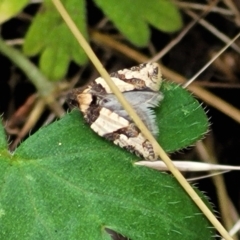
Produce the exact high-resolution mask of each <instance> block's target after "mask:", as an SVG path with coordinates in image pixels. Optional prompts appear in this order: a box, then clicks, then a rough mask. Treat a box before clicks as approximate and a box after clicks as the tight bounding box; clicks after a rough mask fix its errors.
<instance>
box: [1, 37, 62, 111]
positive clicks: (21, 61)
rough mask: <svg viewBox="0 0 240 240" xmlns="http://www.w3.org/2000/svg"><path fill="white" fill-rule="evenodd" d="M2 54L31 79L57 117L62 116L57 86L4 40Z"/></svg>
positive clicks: (2, 41)
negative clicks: (57, 100) (58, 102)
mask: <svg viewBox="0 0 240 240" xmlns="http://www.w3.org/2000/svg"><path fill="white" fill-rule="evenodd" d="M0 52H1V53H2V54H3V55H5V56H6V57H8V58H9V59H11V61H12V62H13V63H15V64H16V65H17V66H18V67H19V68H20V69H21V70H22V71H23V72H24V73H25V74H26V76H27V77H28V78H29V80H30V81H31V82H32V83H33V85H34V86H35V87H36V89H37V91H38V93H39V95H40V96H41V97H42V98H43V100H44V102H45V103H46V104H48V105H49V107H50V108H51V109H52V110H53V111H54V113H55V114H56V115H57V116H62V115H63V114H64V111H63V110H62V109H61V107H59V106H58V104H57V103H56V100H55V97H54V94H53V93H54V92H56V87H57V85H56V84H54V83H51V82H49V81H48V79H47V78H46V77H45V76H44V75H43V74H42V73H41V72H40V71H39V69H38V68H37V67H36V66H35V65H34V64H33V63H31V62H30V61H29V60H28V59H27V58H26V57H25V56H24V55H23V54H22V53H21V52H20V51H18V50H17V49H14V48H13V47H10V46H8V45H7V44H6V43H5V42H4V40H3V39H2V38H0Z"/></svg>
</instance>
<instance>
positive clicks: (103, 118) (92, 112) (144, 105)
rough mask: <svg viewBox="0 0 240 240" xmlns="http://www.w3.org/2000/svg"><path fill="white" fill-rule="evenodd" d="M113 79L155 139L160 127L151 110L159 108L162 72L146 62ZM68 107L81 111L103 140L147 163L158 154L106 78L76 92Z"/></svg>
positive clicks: (157, 67) (118, 73) (116, 74)
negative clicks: (113, 91)
mask: <svg viewBox="0 0 240 240" xmlns="http://www.w3.org/2000/svg"><path fill="white" fill-rule="evenodd" d="M110 76H111V78H112V80H113V81H114V83H115V84H116V85H117V87H118V88H119V90H120V91H121V92H122V93H123V95H124V97H125V98H126V99H127V101H128V102H129V103H130V104H131V105H132V107H133V108H134V109H135V111H136V112H137V114H138V115H139V117H140V118H141V119H142V121H143V122H144V123H145V124H146V126H147V127H148V129H149V130H150V131H151V132H152V133H153V134H154V135H155V136H156V135H157V134H158V127H157V125H156V122H155V114H154V112H153V110H152V108H154V107H156V106H158V105H159V102H160V101H161V100H162V99H163V95H162V93H161V92H159V88H160V86H161V81H162V78H161V72H160V69H159V66H158V64H157V63H144V64H140V65H139V66H135V67H132V68H130V69H123V70H119V71H117V72H114V73H112V74H110ZM68 103H69V105H74V106H77V107H79V108H80V110H81V112H82V113H83V116H84V118H85V120H86V121H87V123H88V124H89V125H90V127H91V129H92V130H93V131H95V132H96V133H97V134H98V135H100V136H101V137H105V138H106V139H108V140H110V141H113V142H114V143H115V144H116V145H119V146H120V147H122V148H125V149H127V150H129V151H130V152H134V153H135V154H136V155H138V156H141V157H143V158H144V159H146V160H150V161H154V160H156V159H157V155H156V153H155V152H154V149H153V147H152V145H151V143H150V142H149V141H148V140H147V139H146V138H145V137H144V136H143V135H142V133H141V132H140V130H139V129H138V128H137V126H136V125H135V124H134V123H133V121H132V119H131V118H130V117H129V115H128V113H127V112H126V111H125V110H124V109H123V107H122V105H121V104H120V103H119V102H118V100H117V99H116V97H115V95H114V94H113V93H112V92H111V90H110V88H109V87H108V85H107V83H106V82H105V81H104V79H103V78H101V77H99V78H97V79H96V80H95V81H93V82H92V83H91V84H90V85H88V86H87V87H86V88H84V89H83V88H77V89H73V90H72V92H71V93H70V94H69V96H68Z"/></svg>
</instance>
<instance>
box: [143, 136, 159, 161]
mask: <svg viewBox="0 0 240 240" xmlns="http://www.w3.org/2000/svg"><path fill="white" fill-rule="evenodd" d="M143 148H144V149H146V151H147V152H149V157H148V160H150V161H154V160H157V158H158V156H157V154H156V153H155V152H154V149H153V146H152V144H151V143H150V142H149V141H148V140H146V141H145V142H144V143H143Z"/></svg>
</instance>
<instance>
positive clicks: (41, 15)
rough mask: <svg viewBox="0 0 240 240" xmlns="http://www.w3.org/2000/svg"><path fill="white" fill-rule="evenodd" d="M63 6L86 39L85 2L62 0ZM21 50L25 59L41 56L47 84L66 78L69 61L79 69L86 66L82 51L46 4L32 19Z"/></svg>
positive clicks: (61, 21)
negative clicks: (47, 80)
mask: <svg viewBox="0 0 240 240" xmlns="http://www.w3.org/2000/svg"><path fill="white" fill-rule="evenodd" d="M63 4H64V6H65V7H66V9H67V11H68V13H69V14H70V15H71V17H72V19H73V20H74V22H75V23H76V25H77V26H78V28H79V29H80V31H81V32H82V33H83V35H84V36H85V37H86V38H87V30H86V22H85V21H86V16H85V1H84V0H65V1H63ZM23 50H24V52H25V54H27V55H28V56H34V55H36V54H39V53H41V57H40V67H41V70H42V71H43V73H44V74H45V75H46V76H47V77H48V78H49V79H51V80H60V79H61V78H62V77H63V76H64V75H65V74H66V71H67V69H68V65H69V62H70V60H73V61H75V62H76V63H78V64H80V65H81V64H84V63H86V62H87V57H86V55H85V53H84V51H83V49H82V48H81V47H80V46H79V44H78V42H77V41H76V39H75V38H74V36H73V35H72V33H71V32H70V30H69V29H68V27H67V26H66V24H65V22H63V20H62V17H61V16H60V14H59V13H58V12H57V10H56V8H55V7H54V6H53V5H52V3H51V1H49V0H48V1H44V3H43V6H42V9H41V11H39V12H38V14H37V15H36V16H35V18H34V21H33V23H32V24H31V26H30V28H29V30H28V32H27V35H26V38H25V42H24V46H23Z"/></svg>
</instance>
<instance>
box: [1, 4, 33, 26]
mask: <svg viewBox="0 0 240 240" xmlns="http://www.w3.org/2000/svg"><path fill="white" fill-rule="evenodd" d="M28 3H29V0H1V1H0V23H3V22H5V21H7V20H9V19H10V18H11V17H13V16H15V15H17V14H18V13H19V12H20V11H21V10H22V9H23V8H24V7H25V6H26V5H27V4H28Z"/></svg>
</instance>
